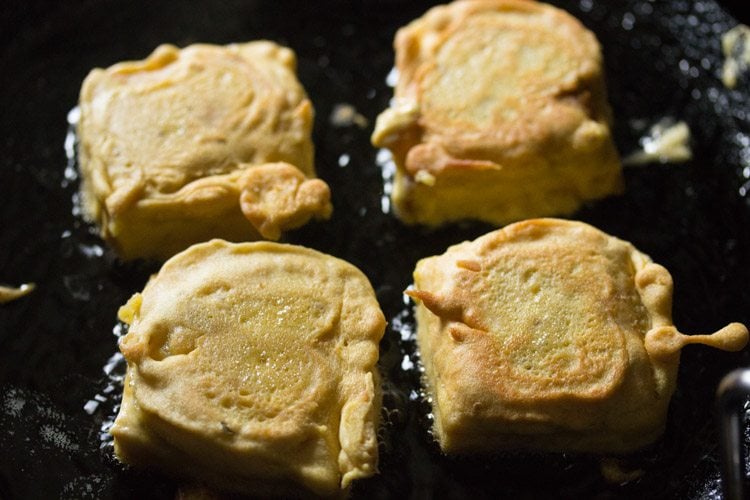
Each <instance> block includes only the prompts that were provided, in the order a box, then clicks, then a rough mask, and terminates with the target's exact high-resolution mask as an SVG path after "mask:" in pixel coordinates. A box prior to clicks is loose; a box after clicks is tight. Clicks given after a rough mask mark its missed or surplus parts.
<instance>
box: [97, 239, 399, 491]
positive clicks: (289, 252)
mask: <svg viewBox="0 0 750 500" xmlns="http://www.w3.org/2000/svg"><path fill="white" fill-rule="evenodd" d="M120 317H121V319H122V320H123V321H125V322H127V323H128V324H129V325H130V328H129V331H128V333H127V335H125V336H124V337H123V338H122V340H121V343H120V349H121V351H122V353H123V354H124V356H125V358H126V360H127V362H128V372H127V379H128V380H127V383H126V388H125V391H124V396H123V405H122V408H121V411H120V414H119V415H118V417H117V419H116V421H115V424H114V426H113V427H112V430H111V433H112V435H113V436H114V438H115V452H116V454H117V456H118V457H119V458H120V459H121V460H123V461H124V462H127V463H132V464H134V465H146V466H153V467H158V468H160V469H162V470H165V471H167V472H170V473H172V474H176V475H178V476H180V477H185V476H188V477H193V478H195V479H199V480H203V481H206V482H207V483H209V484H212V485H215V486H217V487H220V488H224V489H227V490H230V491H239V492H244V493H252V494H257V495H271V494H273V495H286V494H290V492H295V491H308V492H313V493H315V494H318V495H324V496H325V495H335V494H336V493H337V492H341V491H342V489H346V488H347V487H348V486H349V484H350V483H351V482H352V481H353V480H354V479H357V478H360V477H366V476H369V475H372V474H374V473H375V472H376V468H377V439H376V431H377V425H378V420H379V411H380V385H379V376H378V372H377V369H376V363H377V360H378V342H379V340H380V338H381V337H382V335H383V332H384V329H385V320H384V318H383V314H382V312H381V311H380V308H379V306H378V303H377V301H376V299H375V296H374V292H373V290H372V288H371V286H370V284H369V282H368V281H367V279H366V278H365V276H364V275H362V273H361V272H359V271H358V270H357V269H356V268H354V267H353V266H352V265H350V264H348V263H346V262H344V261H341V260H339V259H336V258H334V257H330V256H328V255H325V254H321V253H319V252H316V251H313V250H309V249H306V248H303V247H298V246H293V245H282V244H277V243H269V242H254V243H239V244H231V243H227V242H224V241H221V240H213V241H211V242H208V243H203V244H198V245H194V246H192V247H190V248H189V249H188V250H186V251H184V252H182V253H180V254H178V255H176V256H175V257H173V258H172V259H170V260H169V261H167V263H165V264H164V266H163V267H162V269H161V270H160V271H159V273H158V274H157V275H155V276H154V277H153V278H152V279H151V280H150V281H149V283H148V284H147V286H146V287H145V289H144V290H143V292H142V293H138V294H135V295H134V296H133V297H132V298H131V299H130V301H128V303H127V304H126V305H125V306H123V308H121V310H120Z"/></svg>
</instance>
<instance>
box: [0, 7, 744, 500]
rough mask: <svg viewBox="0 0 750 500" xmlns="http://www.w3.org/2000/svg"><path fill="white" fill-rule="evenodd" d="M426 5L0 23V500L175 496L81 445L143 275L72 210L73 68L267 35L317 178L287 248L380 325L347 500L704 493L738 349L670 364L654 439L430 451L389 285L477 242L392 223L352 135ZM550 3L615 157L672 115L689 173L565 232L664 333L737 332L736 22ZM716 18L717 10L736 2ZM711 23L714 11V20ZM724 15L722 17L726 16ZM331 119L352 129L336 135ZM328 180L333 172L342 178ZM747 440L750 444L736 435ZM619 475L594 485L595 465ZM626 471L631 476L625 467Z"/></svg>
mask: <svg viewBox="0 0 750 500" xmlns="http://www.w3.org/2000/svg"><path fill="white" fill-rule="evenodd" d="M431 3H432V2H425V1H414V2H401V1H396V0H372V1H364V0H358V1H338V2H335V1H328V2H316V1H308V2H291V1H265V2H261V1H251V0H248V1H239V0H233V1H222V2H219V1H216V2H185V1H178V0H168V1H163V2H151V1H145V0H136V1H131V2H122V1H112V0H97V1H93V0H87V1H76V2H67V3H63V2H56V1H55V2H53V1H41V0H39V1H30V2H17V3H15V4H13V5H5V6H4V7H3V9H2V11H0V282H4V283H11V284H16V285H17V284H20V283H24V282H28V281H33V282H35V283H37V289H36V291H34V292H33V293H32V294H31V295H29V296H27V297H25V298H22V299H20V300H17V301H15V302H12V303H9V304H6V305H3V306H0V498H2V499H21V498H158V499H166V498H171V497H173V496H174V494H175V490H176V488H177V486H178V485H177V484H176V483H175V482H174V481H172V480H170V479H168V478H165V477H163V476H160V475H158V474H154V473H148V472H142V471H137V470H132V469H129V468H126V467H123V466H122V465H120V464H118V463H117V462H116V461H115V460H114V459H113V458H112V450H111V443H110V442H109V440H108V439H107V437H106V434H105V433H102V426H103V425H104V426H105V427H106V424H107V422H109V421H111V419H112V417H113V415H114V412H115V410H116V406H117V403H118V397H119V396H118V393H119V390H120V389H119V387H118V377H119V375H120V374H121V373H122V363H121V362H118V360H117V358H112V356H113V355H114V354H115V353H116V351H117V347H116V343H117V338H116V335H115V334H117V333H119V332H121V329H120V325H118V323H117V320H116V311H117V308H118V307H119V306H120V305H121V304H123V303H124V302H125V301H126V300H127V298H128V297H129V296H130V295H131V294H132V293H133V292H135V291H138V290H140V289H141V288H142V286H143V285H144V284H145V282H146V280H147V278H148V276H149V274H150V273H151V272H154V271H155V270H156V269H158V265H156V264H153V263H144V262H136V263H127V264H124V263H122V262H119V261H118V260H117V259H115V257H114V256H113V255H112V253H111V252H110V251H109V250H108V249H107V247H106V245H104V244H103V243H102V241H101V240H100V239H99V238H98V237H97V236H96V232H95V230H94V229H93V228H92V227H91V226H89V225H87V224H86V223H84V222H82V221H81V220H80V218H79V217H78V216H77V215H76V214H75V212H76V205H75V201H74V198H75V193H76V190H77V182H78V181H77V179H76V176H75V173H74V171H73V170H71V169H70V168H69V165H68V160H67V158H66V153H65V150H64V147H63V146H64V143H65V139H66V131H67V122H66V115H67V113H68V112H69V111H70V110H71V108H73V107H74V106H75V105H76V102H77V94H78V89H79V87H80V84H81V81H82V79H83V78H84V76H85V75H86V73H87V72H88V70H89V69H91V68H92V67H95V66H108V65H110V64H113V63H115V62H117V61H120V60H125V59H139V58H142V57H145V56H146V55H147V54H148V53H150V51H151V50H152V49H153V48H155V47H156V46H157V45H158V44H160V43H163V42H171V43H175V44H177V45H180V46H184V45H187V44H189V43H193V42H212V43H229V42H234V41H246V40H251V39H259V38H268V39H271V40H275V41H277V42H280V43H282V44H285V45H288V46H290V47H291V48H293V49H294V50H295V51H296V52H297V54H298V58H299V74H300V79H301V80H302V83H303V84H304V86H305V87H306V89H307V91H308V94H309V95H310V97H311V99H312V101H313V103H314V105H315V107H316V111H317V115H316V124H315V135H314V138H315V142H316V147H317V169H318V173H319V175H320V176H321V177H322V178H323V179H325V180H326V181H327V182H328V183H329V184H330V185H331V187H332V191H333V202H334V206H335V213H334V216H333V218H332V219H331V220H330V221H329V222H326V223H319V224H313V225H310V226H307V227H305V228H303V229H301V230H298V231H296V232H294V233H292V234H289V235H288V236H287V238H286V241H288V242H292V243H297V244H303V245H306V246H310V247H312V248H316V249H318V250H321V251H324V252H327V253H330V254H333V255H336V256H338V257H341V258H344V259H346V260H348V261H350V262H352V263H353V264H355V265H356V266H358V267H359V268H361V269H362V270H363V271H364V272H365V273H366V274H367V276H368V277H369V278H370V280H371V282H372V284H373V286H374V288H375V289H376V291H377V295H378V299H379V300H380V303H381V305H382V308H383V310H384V312H385V315H386V317H387V318H388V319H389V323H390V324H389V327H388V329H387V331H386V336H385V338H384V340H383V342H382V345H381V363H380V366H381V369H382V372H383V374H384V380H385V398H384V404H385V408H384V411H383V421H384V424H383V427H382V429H381V467H380V469H381V472H380V474H379V475H378V476H376V477H374V478H372V479H369V480H366V481H362V482H360V483H358V484H357V485H356V486H355V488H354V490H353V492H352V495H353V497H355V498H396V497H398V498H407V497H408V498H548V497H553V498H632V497H645V498H696V499H697V498H718V497H719V496H720V483H719V472H718V453H717V432H716V425H715V419H714V414H713V406H712V405H713V395H714V391H715V387H716V385H717V383H718V381H719V379H720V378H721V376H722V375H723V374H725V373H727V372H728V371H730V370H731V369H732V368H735V367H738V366H747V365H749V364H750V352H749V351H748V350H745V351H743V352H741V353H736V354H727V353H721V352H715V351H713V350H709V349H705V348H700V347H696V348H688V349H686V350H685V352H684V354H683V361H682V364H681V367H680V375H679V388H678V390H677V392H676V394H675V396H674V399H673V402H672V406H671V409H670V415H669V421H668V426H667V431H666V433H665V435H664V437H663V439H661V440H660V441H659V442H658V443H657V444H655V445H654V446H652V447H651V448H649V449H646V450H643V451H642V452H639V453H637V454H635V455H632V456H627V457H597V456H577V455H568V454H531V453H503V454H498V455H496V456H492V457H481V458H470V457H469V458H454V457H445V456H442V455H441V454H440V453H439V451H438V449H437V446H436V445H435V444H434V443H433V441H432V439H431V437H430V434H429V425H430V421H429V417H428V411H429V407H428V406H427V405H426V404H425V403H424V402H423V401H422V400H421V398H420V393H419V372H418V368H417V366H418V365H416V364H415V363H416V362H417V358H416V356H415V352H414V351H415V345H414V341H413V337H412V336H411V334H410V333H411V332H412V330H413V326H414V325H413V319H412V317H411V315H410V312H409V310H408V307H407V306H406V305H405V304H404V302H403V298H402V293H401V292H402V290H403V289H404V288H405V287H406V286H408V285H409V283H410V281H411V272H412V270H413V267H414V264H415V263H416V261H417V260H418V259H419V258H421V257H424V256H427V255H433V254H436V253H441V252H442V251H443V250H444V249H445V248H446V247H447V246H448V245H450V244H453V243H457V242H459V241H462V240H465V239H473V238H475V237H477V236H479V235H481V234H483V233H485V232H486V231H488V230H489V229H490V228H489V227H488V226H485V225H482V224H461V225H453V226H449V227H445V228H442V229H439V230H426V229H423V228H418V227H417V228H415V227H406V226H404V225H402V224H401V223H400V222H399V221H397V220H396V219H395V218H394V217H393V216H392V215H391V214H389V213H384V212H383V210H382V205H381V203H382V195H383V180H382V176H381V169H380V168H379V166H378V164H377V162H376V155H377V151H376V150H374V149H373V148H372V147H371V146H370V144H369V134H370V132H371V130H372V124H373V123H374V118H375V116H376V115H377V113H378V112H379V111H380V110H382V109H383V108H384V107H385V106H386V104H387V102H388V100H389V98H390V97H391V90H390V89H389V88H388V87H387V85H386V83H385V77H386V75H387V74H388V72H389V70H390V68H391V66H392V64H393V51H392V48H391V43H392V38H393V35H394V33H395V31H396V29H397V28H398V27H399V26H401V25H403V24H405V23H406V22H408V21H409V20H411V19H413V18H415V17H417V16H419V15H420V14H422V13H423V12H424V11H425V10H426V9H427V7H428V6H429V5H430V4H431ZM552 3H555V4H557V5H560V6H562V7H563V8H565V9H566V10H568V11H569V12H571V13H572V14H574V15H575V16H577V17H578V18H580V19H581V20H582V21H583V22H584V24H586V26H588V27H589V28H591V29H592V30H593V31H594V32H595V33H596V34H597V36H598V37H599V39H600V41H601V42H602V45H603V48H604V53H605V60H606V66H607V77H608V84H609V91H610V100H611V103H612V106H613V109H614V114H615V117H616V126H615V134H616V141H617V144H618V147H619V148H620V150H621V152H623V153H628V152H630V151H632V150H633V149H635V148H636V147H637V145H638V139H639V137H640V136H641V135H642V133H643V127H644V124H650V123H653V122H655V121H657V120H658V119H659V118H661V117H663V116H672V117H674V118H676V119H681V120H685V121H686V122H687V123H688V124H689V126H690V128H691V130H692V133H693V136H692V146H693V151H694V155H695V156H694V159H693V160H692V161H689V162H687V163H684V164H679V165H678V164H667V165H648V166H645V167H642V168H637V169H628V170H627V171H626V182H627V190H626V192H625V193H624V194H623V195H622V196H617V197H612V198H609V199H606V200H603V201H600V202H597V203H593V204H591V205H589V206H587V207H586V208H584V209H583V210H581V211H580V212H578V213H577V214H576V215H575V218H576V219H580V220H583V221H586V222H589V223H592V224H594V225H596V226H598V227H599V228H601V229H603V230H604V231H606V232H608V233H610V234H613V235H616V236H618V237H620V238H623V239H626V240H630V241H632V242H633V243H634V244H635V245H636V246H637V247H638V248H639V249H641V250H642V251H644V252H646V253H648V254H650V255H651V256H652V257H653V259H654V260H655V261H656V262H659V263H661V264H663V265H665V266H666V267H667V268H668V269H669V270H670V271H671V272H672V275H673V277H674V281H675V306H674V309H675V310H674V318H675V322H676V324H677V325H678V326H679V327H680V328H681V329H682V330H683V331H687V332H695V333H702V332H708V331H713V330H714V329H715V328H717V327H719V326H723V325H724V324H726V323H727V322H729V321H743V322H745V323H748V324H750V286H749V284H750V194H748V192H749V191H750V179H749V178H750V104H749V103H748V95H749V94H750V86H749V85H748V81H749V80H748V79H747V78H745V79H743V80H742V81H741V83H740V86H739V87H738V88H737V89H735V90H728V89H726V88H725V87H724V86H723V85H722V83H721V81H720V79H719V75H720V70H721V63H722V59H723V58H722V56H721V48H720V36H721V34H722V33H724V32H725V31H727V30H728V29H729V28H731V27H733V26H734V25H735V24H737V20H736V18H733V17H732V14H733V15H735V16H737V15H742V13H741V11H740V10H739V7H736V6H733V5H729V6H728V7H727V6H725V7H721V6H719V5H718V4H717V3H715V2H713V1H695V2H688V1H684V0H675V1H670V2H666V1H665V2H661V1H659V2H649V1H640V0H629V1H625V0H623V1H618V2H604V1H597V2H595V1H593V0H580V1H563V0H555V1H553V2H552ZM740 4H741V2H737V4H736V5H740ZM727 8H729V9H731V10H727ZM730 12H731V13H730ZM337 104H347V105H351V106H354V108H356V109H357V110H358V111H359V112H360V113H361V114H362V115H363V116H364V117H366V118H367V120H368V121H369V125H368V126H367V127H364V128H360V127H359V126H357V125H335V124H333V123H332V122H331V120H330V116H331V113H332V111H333V110H334V108H335V106H336V105H337ZM342 165H343V166H342ZM745 439H746V441H750V437H749V436H748V433H747V432H745ZM603 462H604V463H606V464H609V465H612V464H614V466H615V467H616V468H619V469H621V470H623V471H625V472H634V471H635V473H634V474H633V475H632V476H631V477H630V478H629V480H627V481H625V479H627V478H625V477H623V478H622V479H623V481H619V482H618V481H615V482H612V481H608V480H606V479H605V478H604V477H603V475H602V473H601V467H602V463H603ZM638 471H640V472H638Z"/></svg>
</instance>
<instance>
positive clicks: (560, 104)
mask: <svg viewBox="0 0 750 500" xmlns="http://www.w3.org/2000/svg"><path fill="white" fill-rule="evenodd" d="M394 46H395V51H396V69H397V71H398V76H399V78H398V83H397V85H396V88H395V94H394V99H393V101H392V104H391V106H390V107H389V108H388V109H387V110H385V111H384V112H383V113H381V115H380V116H379V117H378V120H377V124H376V127H375V131H374V132H373V135H372V142H373V144H374V145H375V146H378V147H384V148H388V149H389V150H390V151H391V153H392V155H393V158H394V161H395V164H396V174H395V179H394V186H393V191H392V200H393V204H394V207H395V211H396V214H397V215H398V216H399V217H400V218H401V219H402V220H403V221H404V222H407V223H421V224H427V225H438V224H442V223H445V222H451V221H457V220H461V219H478V220H482V221H486V222H490V223H493V224H505V223H508V222H511V221H515V220H520V219H524V218H528V217H538V216H544V215H560V214H570V213H572V212H574V211H575V210H576V209H577V208H579V207H580V205H581V203H582V202H584V201H586V200H592V199H597V198H602V197H604V196H606V195H609V194H612V193H616V192H618V191H619V190H620V189H621V187H622V177H621V166H620V161H619V157H618V154H617V151H616V149H615V146H614V143H613V141H612V137H611V134H610V128H609V122H610V115H611V111H610V108H609V105H608V103H607V98H606V89H605V83H604V75H603V69H602V56H601V49H600V46H599V43H598V42H597V40H596V38H595V36H594V35H593V33H591V32H590V31H588V30H587V29H585V28H584V27H583V25H581V23H580V22H578V21H577V20H576V19H575V18H573V17H572V16H570V15H569V14H567V13H566V12H564V11H562V10H559V9H557V8H555V7H552V6H550V5H547V4H543V3H538V2H533V1H526V0H464V1H455V2H453V3H450V4H447V5H442V6H438V7H434V8H433V9H431V10H429V11H428V12H427V13H426V14H424V15H423V16H422V17H420V18H419V19H417V20H415V21H413V22H412V23H410V24H409V25H407V26H406V27H404V28H402V29H400V30H399V32H398V33H397V35H396V39H395V43H394Z"/></svg>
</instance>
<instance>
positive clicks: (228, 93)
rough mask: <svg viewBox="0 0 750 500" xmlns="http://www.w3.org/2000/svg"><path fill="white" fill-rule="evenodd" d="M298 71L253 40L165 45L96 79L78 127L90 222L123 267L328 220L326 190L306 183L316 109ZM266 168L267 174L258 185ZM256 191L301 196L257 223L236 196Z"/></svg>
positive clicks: (86, 92) (84, 94)
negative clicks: (204, 244)
mask: <svg viewBox="0 0 750 500" xmlns="http://www.w3.org/2000/svg"><path fill="white" fill-rule="evenodd" d="M295 68H296V59H295V56H294V53H293V52H292V51H291V50H289V49H287V48H284V47H281V46H278V45H276V44H274V43H272V42H268V41H258V42H249V43H244V44H233V45H227V46H216V45H206V44H197V45H191V46H189V47H186V48H184V49H181V50H180V49H178V48H176V47H174V46H171V45H162V46H160V47H158V48H157V49H156V50H155V51H154V52H153V53H152V54H151V55H150V56H149V57H147V58H146V59H144V60H142V61H130V62H123V63H119V64H116V65H114V66H112V67H110V68H107V69H95V70H93V71H92V72H91V73H90V74H89V75H88V76H87V77H86V79H85V81H84V83H83V86H82V88H81V95H80V107H81V118H80V122H79V124H78V136H79V140H80V147H79V158H80V169H81V174H82V185H81V192H82V194H83V209H84V213H85V215H86V216H87V217H88V218H90V219H91V220H92V221H95V222H96V223H98V224H99V226H100V229H101V234H102V236H103V237H104V238H105V239H107V240H108V241H109V242H110V243H111V244H112V245H113V246H114V247H115V248H116V249H117V250H118V252H119V253H120V255H121V256H122V257H123V258H125V259H130V258H135V257H152V258H159V259H166V258H168V257H170V256H171V255H174V254H175V253H176V252H178V251H180V250H184V249H185V248H186V247H187V246H189V245H190V244H192V243H196V242H200V241H206V240H208V239H211V238H213V237H221V238H225V239H230V240H255V239H259V238H261V237H264V238H269V239H277V238H278V237H279V235H280V232H281V230H284V229H291V228H294V227H297V226H299V225H301V224H304V223H305V222H307V221H308V220H309V219H310V218H312V217H316V218H326V217H328V216H329V215H330V212H331V205H330V193H329V189H328V186H327V185H326V184H325V182H323V181H321V180H319V179H312V178H313V177H314V176H315V170H314V167H313V145H312V141H311V131H312V122H313V107H312V104H311V103H310V101H309V100H308V98H307V96H306V94H305V91H304V89H303V88H302V86H301V85H300V83H299V82H298V81H297V77H296V75H295ZM261 164H270V165H266V166H265V167H264V168H265V169H266V172H265V173H264V175H263V176H262V177H263V180H262V181H261V182H256V181H257V175H256V174H255V173H253V172H252V171H253V169H254V168H256V167H257V166H258V165H261ZM294 167H296V169H295V170H298V171H299V173H298V174H297V175H296V176H295V175H293V174H290V169H292V168H294ZM261 189H262V190H264V191H269V190H274V189H279V190H280V191H286V192H289V191H296V190H302V191H303V192H304V193H305V194H304V196H302V197H301V198H303V201H300V200H297V199H296V198H295V197H294V196H292V197H286V198H283V199H281V200H279V201H278V203H277V204H276V205H268V204H266V206H265V207H264V209H263V210H264V212H266V213H268V217H267V218H261V219H259V218H258V217H257V210H254V209H253V208H252V207H251V208H250V209H249V211H248V208H247V204H246V203H243V204H242V207H241V204H240V197H241V196H242V197H244V198H247V195H246V193H251V194H255V195H257V194H258V193H259V192H260V190H261ZM257 197H258V196H256V198H257ZM266 198H268V197H266ZM271 198H274V197H273V196H271ZM248 213H249V214H250V215H248ZM276 213H283V214H286V215H285V216H283V217H281V219H283V220H282V222H281V224H279V221H278V220H276V218H275V214H276ZM267 221H270V222H267Z"/></svg>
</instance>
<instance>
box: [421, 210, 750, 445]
mask: <svg viewBox="0 0 750 500" xmlns="http://www.w3.org/2000/svg"><path fill="white" fill-rule="evenodd" d="M414 280H415V290H411V291H408V292H407V293H409V294H410V295H411V296H412V297H414V298H415V299H417V301H418V303H419V306H418V308H417V322H418V331H417V340H418V343H419V349H420V353H421V356H422V361H423V363H424V366H425V376H426V377H425V383H426V384H427V386H428V389H429V392H430V394H431V396H432V398H433V412H434V414H435V431H436V436H437V438H438V440H439V441H440V444H441V446H442V448H443V450H444V451H446V452H471V451H490V450H495V449H498V448H527V449H528V448H531V449H543V450H556V451H587V452H627V451H632V450H634V449H637V448H639V447H642V446H644V445H646V444H649V443H651V442H653V441H654V440H655V439H656V438H658V436H659V435H660V434H661V432H662V430H663V427H664V424H665V420H666V413H667V408H668V405H669V400H670V397H671V395H672V392H673V391H674V388H675V383H676V377H677V368H678V365H679V352H680V349H681V348H682V347H683V346H684V345H685V344H687V343H703V344H708V345H712V346H714V347H719V348H722V349H726V350H739V349H741V348H742V347H744V345H745V344H746V343H747V335H748V334H747V329H746V328H745V327H744V326H742V325H740V324H737V323H733V324H731V325H729V326H728V327H726V328H725V329H723V330H721V331H719V332H717V333H716V334H714V335H712V336H685V335H682V334H680V333H679V332H677V330H676V329H675V328H674V326H673V325H672V319H671V307H672V278H671V276H670V274H669V272H668V271H667V270H666V269H665V268H663V267H662V266H659V265H658V264H654V263H653V262H652V261H651V259H650V258H649V257H648V256H646V255H644V254H643V253H641V252H639V251H638V250H636V249H635V248H634V247H633V246H632V245H631V244H630V243H628V242H625V241H622V240H619V239H617V238H614V237H612V236H608V235H607V234H605V233H603V232H601V231H599V230H597V229H595V228H593V227H591V226H589V225H586V224H583V223H580V222H570V221H563V220H556V219H535V220H528V221H524V222H519V223H516V224H512V225H509V226H507V227H505V228H503V229H500V230H497V231H494V232H491V233H489V234H487V235H485V236H482V237H481V238H479V239H477V240H475V241H472V242H465V243H461V244H459V245H455V246H453V247H450V248H449V249H448V250H447V252H445V253H444V254H443V255H439V256H436V257H430V258H427V259H423V260H421V261H420V262H419V263H418V264H417V268H416V270H415V272H414Z"/></svg>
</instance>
